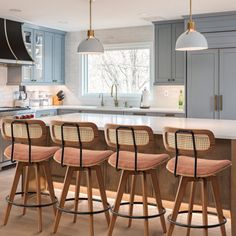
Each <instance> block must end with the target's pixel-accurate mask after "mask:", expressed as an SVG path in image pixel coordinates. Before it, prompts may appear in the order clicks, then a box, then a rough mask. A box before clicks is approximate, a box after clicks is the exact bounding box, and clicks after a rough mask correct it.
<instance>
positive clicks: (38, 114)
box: [35, 109, 57, 118]
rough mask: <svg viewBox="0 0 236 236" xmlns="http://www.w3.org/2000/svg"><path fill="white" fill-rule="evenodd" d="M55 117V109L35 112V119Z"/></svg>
mask: <svg viewBox="0 0 236 236" xmlns="http://www.w3.org/2000/svg"><path fill="white" fill-rule="evenodd" d="M56 115H57V109H52V110H40V111H36V115H35V116H36V118H40V117H47V116H56Z"/></svg>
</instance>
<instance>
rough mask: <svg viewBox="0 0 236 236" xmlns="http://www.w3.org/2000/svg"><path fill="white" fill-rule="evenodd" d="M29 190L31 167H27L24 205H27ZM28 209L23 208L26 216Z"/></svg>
mask: <svg viewBox="0 0 236 236" xmlns="http://www.w3.org/2000/svg"><path fill="white" fill-rule="evenodd" d="M28 189H29V166H26V167H25V181H24V196H23V204H24V205H26V203H27V199H28ZM25 213H26V207H24V208H23V213H22V215H25Z"/></svg>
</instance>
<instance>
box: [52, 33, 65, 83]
mask: <svg viewBox="0 0 236 236" xmlns="http://www.w3.org/2000/svg"><path fill="white" fill-rule="evenodd" d="M53 58H54V63H53V83H58V84H63V83H64V77H65V37H64V36H63V35H61V34H55V35H54V43H53Z"/></svg>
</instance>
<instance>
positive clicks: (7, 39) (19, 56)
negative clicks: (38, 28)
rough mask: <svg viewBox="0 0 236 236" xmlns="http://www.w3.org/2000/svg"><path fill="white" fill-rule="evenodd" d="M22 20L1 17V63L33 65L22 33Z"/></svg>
mask: <svg viewBox="0 0 236 236" xmlns="http://www.w3.org/2000/svg"><path fill="white" fill-rule="evenodd" d="M22 24H23V23H21V22H16V21H11V20H7V19H2V18H0V63H1V64H7V65H33V64H34V60H33V59H32V57H31V56H30V55H29V53H28V51H27V49H26V47H25V43H24V40H23V34H22Z"/></svg>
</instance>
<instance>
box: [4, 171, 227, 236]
mask: <svg viewBox="0 0 236 236" xmlns="http://www.w3.org/2000/svg"><path fill="white" fill-rule="evenodd" d="M13 173H14V169H9V170H4V171H1V172H0V186H1V188H0V189H1V191H0V225H1V226H0V236H30V235H40V236H49V235H53V234H52V227H53V220H54V216H53V213H52V209H50V208H44V209H43V232H42V233H40V234H39V233H38V232H37V211H36V210H35V209H27V212H26V215H25V216H22V209H21V208H17V207H13V208H12V212H11V215H10V219H9V222H8V224H7V225H6V226H2V220H3V215H4V210H5V206H6V202H5V196H6V195H7V194H8V193H9V190H10V187H11V183H12V179H13ZM56 194H57V195H58V196H59V195H60V190H57V191H56ZM70 194H73V193H72V192H71V193H70ZM111 201H112V200H111ZM71 206H72V205H71ZM69 207H70V205H69ZM85 207H86V205H85V204H84V203H83V202H82V204H81V208H85ZM137 210H138V211H139V209H137ZM140 211H141V208H140ZM170 212H171V211H170V210H168V211H167V214H166V215H168V214H169V213H170ZM72 221H73V216H72V215H69V214H63V217H62V219H61V223H60V226H59V229H58V233H57V234H56V235H58V236H74V235H75V236H77V235H82V236H86V235H89V230H88V229H89V221H88V217H87V216H78V220H77V223H75V224H74V223H72ZM201 221H202V219H201V217H200V216H196V217H195V218H194V223H201ZM149 222H150V236H161V235H164V234H163V233H162V231H161V227H160V221H159V219H151V220H150V221H149ZM127 223H128V221H127V219H118V220H117V224H116V226H115V230H114V234H113V235H114V236H120V235H126V236H134V235H135V236H142V235H143V222H142V220H135V221H133V225H132V227H131V228H127ZM106 234H107V226H106V223H105V218H104V215H103V214H101V215H96V216H95V235H98V236H104V235H106ZM185 234H186V229H184V228H179V227H176V229H175V231H174V236H183V235H185ZM191 235H192V236H201V235H203V232H202V230H192V233H191ZM218 235H219V236H220V235H221V234H220V230H219V229H218V228H216V229H210V230H209V236H218ZM227 235H228V236H230V235H231V234H230V220H228V223H227Z"/></svg>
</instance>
